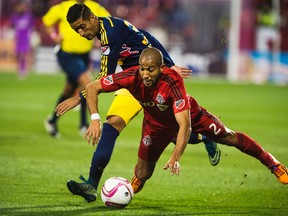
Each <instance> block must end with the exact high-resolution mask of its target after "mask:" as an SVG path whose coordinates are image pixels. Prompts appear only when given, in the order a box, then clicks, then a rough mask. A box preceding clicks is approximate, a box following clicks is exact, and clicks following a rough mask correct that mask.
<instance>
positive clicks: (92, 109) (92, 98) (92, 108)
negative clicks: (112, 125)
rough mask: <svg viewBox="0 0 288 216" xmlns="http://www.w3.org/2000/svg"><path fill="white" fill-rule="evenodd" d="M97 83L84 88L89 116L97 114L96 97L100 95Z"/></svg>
mask: <svg viewBox="0 0 288 216" xmlns="http://www.w3.org/2000/svg"><path fill="white" fill-rule="evenodd" d="M98 83H99V81H94V82H91V83H89V84H88V85H87V86H86V88H85V91H86V104H87V107H88V111H89V113H90V114H93V113H99V109H98V95H99V93H100V89H99V85H98Z"/></svg>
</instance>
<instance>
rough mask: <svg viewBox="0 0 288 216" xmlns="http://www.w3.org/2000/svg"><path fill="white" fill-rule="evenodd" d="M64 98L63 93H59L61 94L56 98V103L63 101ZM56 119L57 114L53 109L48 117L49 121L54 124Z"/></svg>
mask: <svg viewBox="0 0 288 216" xmlns="http://www.w3.org/2000/svg"><path fill="white" fill-rule="evenodd" d="M66 99H67V97H64V96H63V95H61V96H60V97H59V98H58V101H57V105H58V104H60V103H61V102H63V101H64V100H66ZM57 119H58V116H57V115H56V112H55V111H53V113H52V118H51V119H50V123H53V124H55V123H56V121H57Z"/></svg>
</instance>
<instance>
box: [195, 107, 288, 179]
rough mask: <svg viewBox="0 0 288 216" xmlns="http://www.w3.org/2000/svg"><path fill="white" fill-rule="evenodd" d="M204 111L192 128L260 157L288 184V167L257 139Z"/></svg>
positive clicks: (222, 142)
mask: <svg viewBox="0 0 288 216" xmlns="http://www.w3.org/2000/svg"><path fill="white" fill-rule="evenodd" d="M202 112H203V115H202V116H201V119H200V120H199V121H198V122H194V123H192V130H194V131H196V132H198V133H201V134H204V135H205V136H207V137H209V138H210V139H212V140H215V141H217V142H218V143H221V144H226V145H228V146H234V147H236V148H237V149H239V150H240V151H242V152H244V153H245V154H248V155H250V156H252V157H254V158H256V159H258V160H259V161H260V162H261V163H262V164H263V165H265V166H266V167H267V168H268V169H270V170H271V172H272V173H274V174H275V176H276V177H277V179H278V180H279V181H280V182H282V183H283V184H288V172H287V168H286V167H285V166H284V165H282V164H280V162H279V161H277V160H276V159H275V158H274V157H273V156H272V155H271V154H270V153H268V152H267V151H265V150H264V149H263V148H262V147H261V146H260V145H259V144H258V143H257V142H256V141H255V140H253V139H252V138H251V137H249V136H248V135H246V134H244V133H241V132H234V131H232V130H230V129H229V128H227V127H225V125H224V124H223V123H222V122H221V121H220V120H219V119H218V118H217V117H216V116H214V115H213V114H211V113H209V112H207V111H202Z"/></svg>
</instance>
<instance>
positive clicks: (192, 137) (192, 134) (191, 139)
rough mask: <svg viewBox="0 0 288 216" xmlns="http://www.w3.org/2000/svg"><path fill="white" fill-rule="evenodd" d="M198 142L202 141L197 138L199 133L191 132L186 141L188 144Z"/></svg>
mask: <svg viewBox="0 0 288 216" xmlns="http://www.w3.org/2000/svg"><path fill="white" fill-rule="evenodd" d="M200 137H202V136H200ZM200 142H202V140H201V139H200V138H199V134H198V133H194V132H192V133H191V135H190V138H189V141H188V143H189V144H198V143H200Z"/></svg>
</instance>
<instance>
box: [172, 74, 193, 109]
mask: <svg viewBox="0 0 288 216" xmlns="http://www.w3.org/2000/svg"><path fill="white" fill-rule="evenodd" d="M177 77H178V78H177V79H176V80H175V82H173V83H172V84H171V85H170V87H171V97H172V101H173V110H174V113H175V114H176V113H178V112H181V111H184V110H186V109H190V103H189V96H188V94H187V92H186V89H185V86H184V82H183V79H182V77H180V76H177Z"/></svg>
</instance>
